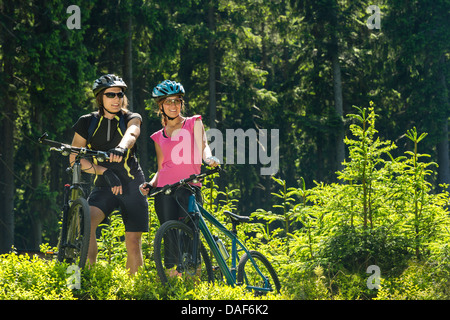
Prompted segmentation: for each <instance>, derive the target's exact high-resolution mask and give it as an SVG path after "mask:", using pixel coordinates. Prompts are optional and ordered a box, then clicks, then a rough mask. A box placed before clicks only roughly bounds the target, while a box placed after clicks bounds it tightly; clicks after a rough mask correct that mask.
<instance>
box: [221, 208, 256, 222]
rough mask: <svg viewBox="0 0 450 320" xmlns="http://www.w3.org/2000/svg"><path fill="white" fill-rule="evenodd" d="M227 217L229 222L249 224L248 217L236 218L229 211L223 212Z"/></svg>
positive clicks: (236, 216) (235, 215)
mask: <svg viewBox="0 0 450 320" xmlns="http://www.w3.org/2000/svg"><path fill="white" fill-rule="evenodd" d="M223 213H224V214H225V215H226V216H227V217H229V218H230V219H231V220H233V221H236V222H249V221H250V217H246V216H238V215H237V214H235V213H233V212H230V211H224V212H223Z"/></svg>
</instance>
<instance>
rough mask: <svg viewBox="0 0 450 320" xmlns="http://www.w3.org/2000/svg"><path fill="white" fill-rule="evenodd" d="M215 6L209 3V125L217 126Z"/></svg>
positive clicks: (212, 2)
mask: <svg viewBox="0 0 450 320" xmlns="http://www.w3.org/2000/svg"><path fill="white" fill-rule="evenodd" d="M214 14H215V8H214V1H211V2H210V3H209V7H208V28H209V31H210V38H209V44H208V71H209V126H210V128H215V127H216V118H217V116H216V111H217V106H216V54H215V29H216V22H215V17H214Z"/></svg>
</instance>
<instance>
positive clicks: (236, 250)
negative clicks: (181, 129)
mask: <svg viewBox="0 0 450 320" xmlns="http://www.w3.org/2000/svg"><path fill="white" fill-rule="evenodd" d="M220 170H221V168H220V167H216V168H214V169H210V170H207V171H206V172H204V173H200V174H197V175H191V176H190V177H189V178H187V179H183V180H180V181H179V182H177V183H174V184H172V185H167V186H165V187H163V188H161V189H158V190H157V191H153V192H152V191H151V192H150V194H149V197H153V196H156V195H157V194H159V193H165V194H171V193H172V192H175V196H176V192H177V190H179V189H180V188H185V189H187V190H190V191H191V195H190V196H189V202H188V210H187V212H186V213H187V216H186V217H185V218H184V219H182V220H170V221H166V222H165V223H163V224H162V225H161V226H160V228H159V229H158V231H157V232H156V235H155V241H154V260H155V264H156V270H157V273H158V276H159V278H160V279H161V282H162V283H163V284H166V283H168V278H169V277H173V276H179V275H186V276H188V277H192V278H194V279H197V280H200V281H209V282H213V281H214V271H213V269H214V268H213V266H212V263H211V260H210V258H209V255H208V251H207V250H206V246H205V244H206V245H207V246H208V247H209V249H210V251H211V252H212V254H213V257H214V258H215V260H216V262H217V264H218V269H219V270H220V272H221V278H222V277H224V278H225V279H226V282H227V283H228V284H229V285H231V286H235V285H245V286H246V287H247V288H248V289H251V290H253V291H255V292H256V293H259V294H264V293H267V292H271V291H276V292H279V291H280V288H281V286H280V281H279V279H278V276H277V273H276V271H275V269H274V268H273V266H272V265H271V263H270V262H269V260H268V259H267V258H266V257H265V256H264V255H263V254H262V253H260V252H258V251H255V250H248V249H247V247H246V246H245V245H244V243H243V242H242V241H241V240H240V239H239V238H238V236H237V226H238V225H239V224H242V223H247V222H249V221H250V218H249V217H246V216H239V215H237V214H234V213H232V212H230V211H224V214H225V215H226V217H228V218H229V219H230V221H231V225H232V228H231V230H228V229H227V228H226V227H225V226H224V225H223V224H222V223H221V222H219V221H218V220H217V219H216V218H215V217H214V216H213V215H212V214H211V213H209V212H208V211H207V210H206V209H204V208H203V206H202V205H201V204H200V203H199V202H198V201H197V200H196V197H195V189H194V187H193V186H192V185H191V184H189V183H190V182H193V183H197V182H199V181H200V180H201V179H203V178H205V177H206V176H209V175H212V174H214V173H217V172H219V171H220ZM177 201H178V199H177ZM206 221H208V222H209V223H210V224H212V225H213V226H215V227H216V228H217V230H218V232H219V233H220V237H227V238H229V239H230V240H231V255H230V254H229V253H228V252H229V251H228V250H227V248H226V246H225V244H224V242H223V241H222V239H220V237H218V236H217V235H213V234H212V233H211V231H210V229H209V228H208V225H207V223H206ZM200 234H202V235H203V237H200ZM224 239H225V238H224ZM227 260H230V261H229V262H228V263H229V264H230V265H228V263H227Z"/></svg>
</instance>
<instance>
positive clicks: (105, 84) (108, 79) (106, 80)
mask: <svg viewBox="0 0 450 320" xmlns="http://www.w3.org/2000/svg"><path fill="white" fill-rule="evenodd" d="M111 87H121V88H122V91H125V90H126V89H127V85H126V83H125V82H124V81H123V80H122V78H120V77H118V76H116V75H115V74H106V75H104V76H101V77H100V78H98V79H97V80H95V81H94V85H93V86H92V91H93V92H94V95H95V96H97V94H98V93H99V92H100V91H102V90H103V89H106V88H111Z"/></svg>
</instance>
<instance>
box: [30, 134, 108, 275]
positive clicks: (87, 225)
mask: <svg viewBox="0 0 450 320" xmlns="http://www.w3.org/2000/svg"><path fill="white" fill-rule="evenodd" d="M47 137H48V134H47V133H44V134H43V135H42V136H41V137H40V138H39V142H40V143H42V144H45V145H48V146H50V151H56V152H59V153H61V154H62V155H63V156H69V155H70V154H75V155H76V156H75V162H74V163H73V166H72V167H69V168H67V171H68V172H70V171H71V172H72V184H66V185H65V186H64V203H63V208H62V214H63V215H62V226H61V232H60V236H59V240H58V253H57V259H58V261H60V262H67V263H69V264H76V265H78V267H79V268H83V267H84V266H85V264H86V259H87V254H88V249H89V238H90V232H91V218H90V209H89V204H88V202H87V200H86V199H85V193H84V190H83V187H82V180H81V172H82V171H81V162H80V161H81V159H91V158H92V157H95V158H96V159H97V161H99V162H103V161H105V160H108V159H109V155H108V154H107V153H106V152H103V151H95V150H90V149H86V148H77V147H73V146H71V145H67V144H64V143H61V142H57V141H52V140H48V139H46V138H47Z"/></svg>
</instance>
